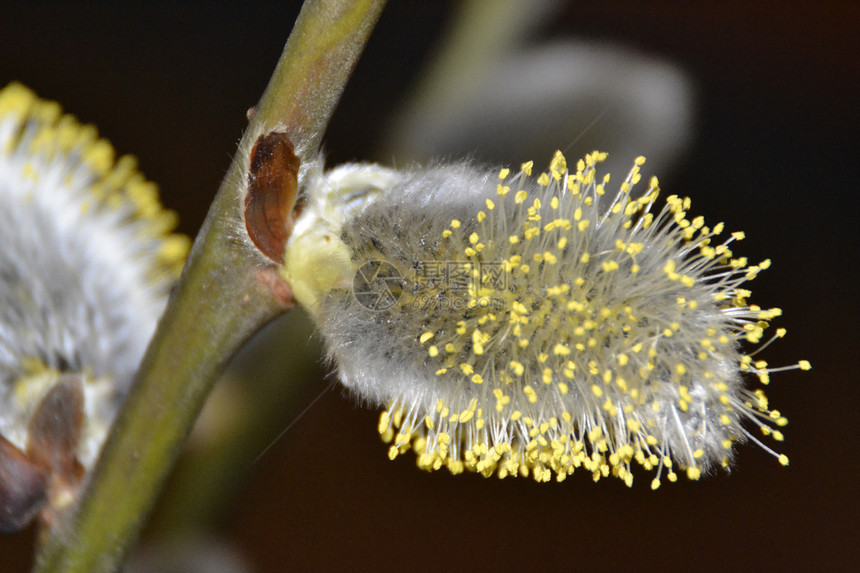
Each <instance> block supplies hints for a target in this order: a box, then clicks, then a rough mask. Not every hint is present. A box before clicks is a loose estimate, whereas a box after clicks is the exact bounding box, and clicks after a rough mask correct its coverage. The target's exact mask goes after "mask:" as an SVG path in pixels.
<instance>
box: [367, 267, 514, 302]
mask: <svg viewBox="0 0 860 573" xmlns="http://www.w3.org/2000/svg"><path fill="white" fill-rule="evenodd" d="M508 280H509V277H508V273H507V272H506V271H505V266H504V264H503V263H500V262H487V261H481V262H479V263H473V262H467V261H415V262H413V264H412V268H411V269H409V270H408V271H406V272H401V271H400V270H398V268H397V267H395V266H394V265H392V264H390V263H388V262H385V261H370V262H367V263H365V264H364V265H362V266H361V268H359V269H358V272H356V273H355V276H354V277H353V284H352V287H353V294H354V295H355V300H356V301H357V302H358V303H359V304H360V305H361V306H363V307H365V308H367V309H368V310H374V311H384V310H388V309H389V308H391V307H393V306H394V305H395V304H398V303H400V304H407V305H411V306H412V307H413V308H416V309H420V310H428V311H429V310H434V309H435V310H439V309H456V310H460V309H468V308H490V309H493V310H502V309H503V308H504V307H505V306H506V299H505V298H504V297H503V296H501V295H502V293H503V291H505V290H506V289H507V286H508ZM404 296H405V297H408V300H401V298H402V297H404Z"/></svg>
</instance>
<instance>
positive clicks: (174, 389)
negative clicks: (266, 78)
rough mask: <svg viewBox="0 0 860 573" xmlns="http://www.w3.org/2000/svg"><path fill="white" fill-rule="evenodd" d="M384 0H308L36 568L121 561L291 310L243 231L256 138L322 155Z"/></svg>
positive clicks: (100, 567) (108, 567) (111, 566)
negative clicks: (95, 454) (91, 462)
mask: <svg viewBox="0 0 860 573" xmlns="http://www.w3.org/2000/svg"><path fill="white" fill-rule="evenodd" d="M384 3H385V2H384V0H308V1H307V2H305V5H304V6H303V8H302V11H301V14H300V15H299V18H298V20H297V21H296V24H295V28H294V29H293V32H292V34H291V35H290V38H289V41H288V42H287V45H286V47H285V48H284V52H283V54H282V56H281V59H280V60H279V62H278V65H277V68H276V69H275V72H274V74H273V76H272V79H271V81H270V83H269V86H268V87H267V89H266V92H265V93H264V94H263V97H262V99H261V100H260V103H259V105H258V106H257V108H256V110H255V113H254V115H253V116H252V118H251V121H250V125H249V126H248V130H247V131H246V133H245V136H244V137H243V139H242V142H241V143H240V144H239V151H238V152H237V154H236V156H235V157H234V159H233V163H232V165H231V167H230V170H229V172H228V173H227V176H226V177H225V179H224V182H223V183H222V185H221V189H220V190H219V192H218V195H217V196H216V198H215V201H214V202H213V204H212V207H211V208H210V211H209V214H208V216H207V219H206V221H205V223H204V224H203V228H202V229H201V231H200V234H199V235H198V237H197V240H196V242H195V245H194V248H193V249H192V252H191V255H190V257H189V261H188V264H187V266H186V268H185V271H184V272H183V275H182V278H181V280H180V283H179V286H178V288H177V292H176V294H175V295H174V297H173V299H172V301H171V303H170V304H169V305H168V309H167V311H166V313H165V315H164V318H163V319H162V321H161V324H160V325H159V328H158V331H157V332H156V335H155V337H154V339H153V341H152V343H151V345H150V348H149V351H148V353H147V355H146V356H145V358H144V360H143V362H142V364H141V368H140V371H139V372H138V376H137V379H136V381H135V383H134V385H133V387H132V389H131V392H130V394H129V396H128V398H127V400H126V402H125V404H124V405H123V408H122V411H121V412H120V414H119V416H118V418H117V421H116V423H115V425H114V428H113V429H112V432H111V436H110V438H109V439H108V442H107V444H106V445H105V448H104V450H103V452H102V455H101V458H100V459H99V462H98V464H97V466H96V468H95V470H94V471H93V474H92V476H91V478H90V481H89V484H88V488H87V490H86V491H85V492H84V494H83V496H82V499H81V502H80V504H79V505H78V506H77V508H76V509H75V510H74V512H73V513H70V514H69V515H67V516H65V520H64V521H63V522H62V523H59V524H58V525H57V526H55V527H53V528H51V529H50V530H47V529H46V530H45V531H44V532H43V536H42V539H41V547H40V550H39V553H38V555H37V565H36V570H37V571H42V572H47V571H52V572H53V571H69V572H71V571H80V572H83V571H86V572H91V571H113V570H116V569H117V568H119V567H120V565H121V563H122V559H123V558H124V556H125V554H126V553H127V552H128V550H129V548H130V547H131V546H132V545H133V543H134V542H135V540H136V539H137V536H138V534H139V532H140V529H141V527H142V526H143V524H144V522H145V520H146V517H147V515H148V513H149V511H150V509H151V507H152V505H153V503H154V501H155V498H156V496H157V495H158V492H159V489H160V488H161V485H162V483H163V481H164V479H165V477H166V476H167V474H168V472H169V471H170V468H171V466H172V464H173V461H174V459H175V458H176V455H177V453H178V452H179V450H180V448H181V447H182V444H183V442H184V440H185V438H186V436H187V435H188V433H189V431H190V429H191V427H192V425H193V423H194V420H195V419H196V417H197V414H198V413H199V412H200V409H201V408H202V406H203V404H204V402H205V400H206V397H207V396H208V394H209V391H210V390H211V388H212V385H213V383H214V381H215V380H216V378H217V377H218V375H219V374H220V373H221V371H222V370H223V368H224V366H225V364H226V362H227V361H228V360H229V358H230V357H231V356H232V355H233V353H234V352H235V351H236V350H237V349H238V348H239V347H240V346H241V345H242V344H243V343H244V342H245V341H246V340H247V339H248V338H249V337H250V336H251V335H252V334H253V333H254V332H256V331H257V330H258V329H259V328H260V327H261V326H263V325H264V324H266V323H267V322H268V321H270V320H271V319H273V318H274V317H276V316H278V315H279V314H281V313H283V312H284V311H285V310H286V306H285V304H284V300H283V298H281V297H278V296H276V295H275V292H274V291H276V290H277V289H276V288H275V289H273V288H272V285H273V283H272V281H273V280H275V278H274V277H275V276H276V275H275V273H273V272H272V269H271V267H267V266H266V264H265V263H263V262H261V261H262V260H263V259H262V257H258V256H254V255H253V254H252V253H250V252H249V247H248V246H247V245H246V244H243V242H242V241H240V240H237V238H236V233H237V231H238V230H241V232H243V233H244V232H245V225H244V221H243V213H242V201H241V199H240V198H241V194H242V191H243V189H244V186H245V181H246V178H247V171H248V163H249V153H250V149H251V147H252V146H253V143H254V141H255V140H256V138H257V137H258V136H259V135H260V134H265V133H268V132H269V131H273V130H278V131H285V132H286V133H287V135H288V136H289V137H290V139H291V140H292V142H293V144H294V145H295V147H296V152H297V154H298V156H299V158H300V159H301V160H302V162H303V164H304V163H305V162H306V161H307V160H308V159H310V158H312V157H313V156H314V154H315V153H316V150H317V148H318V146H319V143H320V139H321V137H322V133H323V131H324V129H325V127H326V125H327V123H328V121H329V118H330V117H331V114H332V112H333V110H334V107H335V105H336V103H337V101H338V99H339V97H340V94H341V92H342V90H343V87H344V85H345V84H346V81H347V79H348V77H349V74H350V72H351V71H352V69H353V67H354V65H355V62H356V61H357V59H358V56H359V54H360V53H361V50H362V49H363V47H364V44H365V42H366V40H367V38H368V37H369V35H370V32H371V30H372V28H373V25H374V24H375V22H376V20H377V18H378V17H379V14H380V12H381V10H382V7H383V5H384ZM301 173H302V172H301V171H300V174H301Z"/></svg>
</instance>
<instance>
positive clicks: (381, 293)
mask: <svg viewBox="0 0 860 573" xmlns="http://www.w3.org/2000/svg"><path fill="white" fill-rule="evenodd" d="M402 290H403V277H402V276H401V275H400V272H399V271H398V270H397V268H396V267H395V266H394V265H392V264H390V263H387V262H385V261H369V262H367V263H365V264H363V265H362V266H361V268H359V269H358V271H356V273H355V276H354V277H353V279H352V294H353V295H354V296H355V300H356V301H358V304H360V305H361V306H363V307H364V308H366V309H368V310H388V309H389V308H391V307H392V306H394V305H395V303H397V301H398V300H399V299H400V294H401V292H402Z"/></svg>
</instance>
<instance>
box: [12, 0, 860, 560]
mask: <svg viewBox="0 0 860 573" xmlns="http://www.w3.org/2000/svg"><path fill="white" fill-rule="evenodd" d="M282 4H284V5H283V6H280V5H278V6H273V5H266V4H262V5H257V6H254V7H244V8H242V7H238V6H231V7H228V6H223V5H213V6H210V5H208V4H203V3H200V4H195V5H182V6H173V5H167V4H164V5H160V4H155V3H154V4H148V5H146V6H137V7H128V6H113V7H110V6H102V5H96V6H87V5H83V4H81V5H64V4H33V5H29V4H27V5H25V4H20V5H13V6H4V7H3V8H0V85H5V83H7V82H8V81H11V80H19V81H21V82H23V83H25V84H27V85H29V86H30V87H31V88H33V89H34V90H35V91H36V92H37V93H38V94H39V95H40V96H42V97H44V98H48V99H54V100H57V101H59V102H61V103H62V105H63V107H64V108H65V109H66V110H68V111H70V112H72V113H74V114H76V115H77V116H78V117H79V118H81V119H82V120H83V121H85V122H92V123H95V124H96V125H98V127H99V130H100V131H101V133H102V134H104V135H105V136H106V137H107V138H109V139H110V140H111V141H112V143H113V144H114V146H115V147H116V148H117V150H118V151H119V152H120V153H133V154H135V155H137V157H138V158H139V160H140V164H141V169H142V170H143V172H144V173H145V174H146V175H147V176H148V177H149V178H150V179H152V180H154V181H156V182H158V183H159V185H160V186H161V189H162V195H163V199H164V202H165V203H166V204H167V206H169V207H170V208H173V209H176V210H177V211H179V213H180V216H181V220H182V229H183V230H184V231H186V232H188V233H189V234H192V235H193V234H194V233H195V232H196V230H197V228H198V227H199V225H200V223H201V222H202V220H203V217H204V216H205V213H206V210H207V205H208V203H209V202H210V200H211V199H212V197H213V194H214V192H215V190H216V189H217V187H218V184H219V182H220V179H221V177H222V175H223V174H224V172H225V170H226V169H227V166H228V164H229V160H230V157H231V155H232V153H233V151H234V149H235V144H236V143H237V142H238V139H239V137H240V136H241V134H242V130H243V128H244V125H245V117H244V114H245V110H246V109H247V108H248V107H250V106H251V105H253V104H254V103H255V101H256V99H257V98H258V97H259V95H260V94H261V93H262V90H263V89H264V87H265V85H266V82H267V79H268V76H269V74H270V72H271V70H272V69H273V67H274V64H275V62H276V60H277V58H278V56H279V54H280V51H281V49H282V47H283V44H284V42H285V40H286V37H287V34H288V32H289V30H290V28H291V26H292V22H293V21H294V19H295V15H296V14H297V10H298V2H283V3H282ZM450 14H451V7H450V4H449V3H445V2H424V1H421V2H392V3H391V5H390V6H389V7H388V8H387V9H386V11H385V12H384V13H383V16H382V19H381V21H380V23H379V26H378V28H377V31H376V32H375V34H374V36H373V37H372V38H371V41H370V44H369V46H368V48H367V51H366V54H365V56H364V57H363V59H362V60H361V61H360V62H359V65H358V68H357V70H356V72H355V76H354V78H353V80H352V82H351V83H350V84H349V86H348V87H347V90H346V92H345V94H344V98H343V101H342V105H341V106H340V108H339V110H338V112H337V113H336V115H335V117H334V119H333V121H332V124H331V128H330V131H329V134H328V136H327V137H326V139H325V147H326V150H327V152H328V157H329V161H330V164H334V163H336V162H339V161H344V160H350V159H377V158H376V157H374V156H372V155H371V154H372V153H373V150H374V148H375V147H378V143H379V137H380V133H381V130H382V128H383V127H384V125H385V123H384V122H385V120H386V117H387V116H388V114H389V113H390V112H391V110H392V109H393V107H394V106H395V105H396V104H397V103H398V101H400V99H399V98H401V97H402V96H403V95H404V93H405V89H406V88H407V87H408V86H409V85H410V82H411V81H412V80H413V79H414V78H415V77H416V75H417V73H418V72H419V71H420V69H421V64H422V62H425V61H426V58H427V57H428V55H429V54H430V50H431V48H432V46H433V45H434V41H435V40H436V39H437V38H438V33H439V31H440V30H441V29H442V26H443V24H444V23H445V21H446V18H448V17H449V16H450ZM550 35H551V36H554V37H568V36H576V37H584V38H595V39H606V40H615V41H618V42H622V43H624V44H626V45H629V46H633V47H638V48H641V49H643V50H645V51H646V52H649V53H651V54H654V55H658V56H662V57H665V58H668V59H670V60H672V61H674V62H676V63H677V64H679V65H680V66H681V67H682V68H683V69H684V70H685V71H686V72H687V73H688V74H689V75H690V77H691V78H692V80H693V81H694V82H695V85H696V91H697V103H698V114H697V118H696V120H697V122H696V136H695V141H694V144H693V146H692V148H691V149H690V152H689V154H688V156H687V157H686V158H685V159H684V161H683V164H682V165H681V166H680V168H679V169H678V170H677V171H676V172H675V173H673V174H671V175H670V176H669V177H665V176H664V177H662V178H661V181H662V183H663V185H662V187H663V188H664V189H665V190H666V192H667V193H678V194H683V195H690V196H691V197H692V198H693V205H694V211H695V213H696V214H699V213H702V214H704V215H705V216H706V219H708V220H709V221H711V222H715V221H717V220H725V221H726V223H727V227H728V228H729V229H743V230H745V231H746V233H747V237H748V239H747V240H746V241H745V244H744V245H743V248H742V250H743V253H742V254H745V255H747V256H749V257H750V258H751V259H752V260H760V259H762V258H765V257H770V258H772V259H773V261H774V264H773V267H772V268H771V269H770V270H768V271H767V272H766V273H763V274H762V275H761V276H760V277H759V278H757V279H756V281H755V284H754V285H753V291H754V297H753V300H754V301H756V302H762V303H763V304H764V305H766V306H772V305H776V306H780V307H781V308H783V309H784V311H785V315H784V317H783V318H781V319H779V320H778V321H777V323H776V325H777V326H784V327H786V328H788V331H789V333H788V336H787V337H786V338H785V339H784V340H782V341H780V342H779V343H778V344H775V345H774V346H772V347H771V348H769V349H768V351H767V353H766V357H767V359H768V361H769V362H770V363H771V364H791V363H795V362H796V361H797V360H798V359H801V358H805V359H809V360H810V361H811V362H812V364H813V370H812V371H811V372H809V373H801V372H799V371H792V372H789V373H785V374H779V375H775V376H773V382H772V383H771V386H770V387H769V389H768V396H769V397H770V399H771V404H772V405H773V406H774V407H776V408H778V409H780V410H781V411H782V412H783V413H784V414H785V415H787V416H788V418H789V419H790V421H791V423H790V425H789V426H788V427H787V428H786V430H787V431H786V435H787V441H786V443H785V444H784V448H783V451H784V452H785V453H787V454H788V455H789V457H790V458H791V465H790V466H789V467H788V468H783V467H781V466H780V465H779V464H778V463H777V462H776V460H774V459H773V458H772V457H770V456H769V455H768V454H766V453H765V452H763V451H761V450H759V449H757V448H756V447H752V446H749V447H745V448H743V449H742V450H741V452H740V454H739V456H738V458H737V464H736V466H735V468H734V470H733V472H732V473H731V474H720V475H717V476H715V477H711V478H709V479H706V480H703V481H701V482H699V483H688V482H686V481H685V480H683V479H682V480H680V481H679V483H677V484H674V485H671V484H668V483H664V486H663V487H662V488H661V489H660V490H659V491H657V492H651V491H650V489H649V487H648V483H649V482H650V477H648V476H645V475H641V474H637V475H638V477H637V481H636V483H635V484H634V487H633V488H632V489H627V488H626V487H624V485H623V484H622V483H620V481H618V480H605V481H602V482H601V483H599V484H597V485H595V484H592V483H591V480H590V476H588V475H585V474H581V475H574V476H573V477H571V478H568V480H567V481H565V482H564V483H562V484H555V483H552V484H540V485H538V484H534V483H532V482H531V481H528V480H511V479H508V480H505V481H499V480H497V479H490V480H485V479H484V478H481V477H478V476H474V475H467V476H461V477H456V478H453V477H451V476H449V475H447V473H443V472H437V473H434V474H425V473H423V472H420V471H418V470H417V469H415V468H414V467H413V458H412V456H411V455H410V456H404V457H402V458H399V459H398V460H397V461H395V462H389V461H388V459H387V457H386V447H385V446H384V445H383V444H381V443H380V442H379V440H378V437H377V434H376V429H375V427H376V420H377V416H378V412H377V411H371V410H365V409H363V408H361V407H359V406H358V405H356V404H355V403H354V402H353V401H352V400H350V399H349V398H347V397H345V396H344V395H343V392H341V391H340V390H339V389H336V390H334V391H330V392H328V393H327V394H326V395H325V396H324V397H323V398H322V400H321V401H320V402H319V403H318V404H317V405H316V406H315V407H314V408H312V409H311V410H310V411H309V412H308V413H307V414H306V415H305V416H304V417H303V418H302V419H301V420H300V421H299V422H298V423H297V424H296V426H295V427H294V428H293V429H292V430H291V431H290V432H289V433H288V434H287V435H286V437H285V438H284V439H282V440H281V441H280V442H279V443H278V444H277V445H276V447H275V448H273V450H272V451H270V452H269V453H268V454H267V455H266V457H265V458H264V459H263V461H262V462H260V463H259V464H257V465H255V466H254V467H253V468H249V469H248V472H247V478H248V481H247V483H246V485H245V487H244V488H243V489H242V490H241V493H240V495H239V498H238V499H237V500H236V503H235V505H234V506H233V507H231V508H230V509H229V511H227V512H226V513H225V518H224V520H223V522H222V524H221V529H222V531H223V532H224V533H225V535H226V536H228V537H229V538H231V539H232V540H233V542H234V543H236V544H237V545H238V547H239V548H240V550H241V552H242V553H244V554H245V555H246V556H247V558H248V560H249V561H250V563H252V564H253V565H254V566H255V567H256V569H257V570H259V571H280V570H288V569H292V570H298V571H315V570H332V569H370V568H374V569H376V570H380V571H388V570H395V569H401V568H403V569H407V570H442V569H447V570H466V569H472V570H514V569H519V570H531V569H543V570H555V569H571V570H576V569H579V570H610V569H612V570H618V569H622V568H623V569H632V570H676V569H678V570H680V569H685V570H736V569H740V568H744V569H749V570H760V571H768V570H777V569H781V570H783V571H786V570H789V571H794V570H812V569H816V570H834V569H837V570H839V569H841V570H846V569H849V568H851V566H850V563H852V562H854V561H855V560H856V556H857V554H858V552H857V546H858V542H860V535H858V533H857V531H858V529H857V528H858V526H857V519H858V509H860V507H858V503H857V494H856V483H857V470H858V469H860V468H858V463H857V458H856V455H857V451H858V439H857V438H858V430H857V425H856V422H855V417H856V416H857V406H858V397H860V396H858V386H860V384H858V378H860V377H858V371H856V370H854V369H853V367H854V366H855V364H854V363H853V362H851V360H852V359H853V358H856V357H857V352H856V348H857V346H858V342H860V340H858V334H857V324H858V323H857V320H858V304H857V300H858V296H857V290H858V288H857V287H858V272H857V264H858V256H857V249H858V246H860V241H858V231H857V226H856V223H855V220H856V218H857V216H858V201H857V199H856V196H857V193H858V190H857V184H858V181H860V169H858V167H857V163H858V154H860V149H858V133H860V131H859V130H860V112H858V98H860V65H858V57H860V9H858V4H857V3H854V2H773V3H749V2H722V3H721V2H716V3H706V4H705V3H702V4H700V3H681V2H677V3H676V2H636V1H628V2H623V1H608V2H574V3H573V4H572V5H571V6H570V7H569V8H568V9H566V10H565V12H564V14H563V16H562V17H561V18H560V19H559V21H558V22H557V23H555V24H554V25H553V26H552V27H551V30H550ZM609 151H611V150H609ZM647 151H648V150H642V152H643V153H644V154H646V155H647ZM536 159H537V158H536ZM521 160H522V158H518V157H517V158H511V161H512V162H519V161H521ZM852 357H853V358H852ZM322 372H323V371H322V369H319V372H318V374H317V377H316V378H315V379H312V380H310V381H308V383H307V391H306V394H305V396H306V397H305V398H303V400H304V402H303V403H307V402H309V401H310V400H311V399H312V398H313V396H314V395H315V394H316V393H317V392H318V391H319V389H321V388H322V387H323V386H324V384H326V382H324V381H322V378H321V377H322V375H323V374H322ZM288 382H289V381H287V380H285V383H288ZM301 405H303V404H300V405H299V406H297V407H296V411H294V412H285V413H284V422H283V424H284V425H286V424H287V423H288V422H289V421H290V420H291V419H292V418H293V417H294V416H295V415H296V413H297V412H298V410H299V409H301V408H300V407H301ZM616 482H617V483H616ZM225 509H226V508H225ZM32 543H33V531H32V530H31V531H28V532H26V533H24V534H21V535H17V536H12V537H8V538H3V539H0V569H2V570H3V571H23V570H26V568H27V566H28V565H27V564H28V563H29V559H30V554H31V551H32V549H31V547H32Z"/></svg>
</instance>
